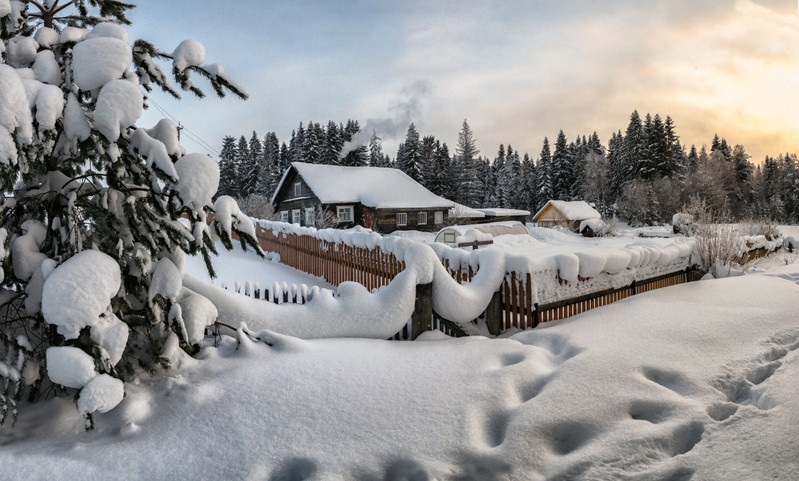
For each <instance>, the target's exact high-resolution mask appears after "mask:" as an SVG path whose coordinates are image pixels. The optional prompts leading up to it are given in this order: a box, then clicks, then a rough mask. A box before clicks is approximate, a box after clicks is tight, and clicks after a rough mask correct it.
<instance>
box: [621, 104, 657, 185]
mask: <svg viewBox="0 0 799 481" xmlns="http://www.w3.org/2000/svg"><path fill="white" fill-rule="evenodd" d="M645 150H646V136H645V135H644V125H643V123H642V122H641V117H640V116H639V115H638V111H633V113H632V114H631V115H630V123H629V124H628V125H627V131H626V132H625V133H624V141H623V142H622V145H621V151H620V156H619V159H618V162H619V164H620V165H619V167H620V172H619V177H618V178H617V179H616V180H617V182H618V187H619V192H620V191H621V188H622V187H623V186H624V184H626V183H627V182H629V181H631V180H633V179H638V178H641V168H642V167H643V168H645V169H649V167H648V161H647V159H646V151H645Z"/></svg>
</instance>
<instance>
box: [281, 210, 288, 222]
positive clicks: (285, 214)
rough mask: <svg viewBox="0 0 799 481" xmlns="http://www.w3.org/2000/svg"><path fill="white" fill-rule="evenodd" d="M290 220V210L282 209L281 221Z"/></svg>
mask: <svg viewBox="0 0 799 481" xmlns="http://www.w3.org/2000/svg"><path fill="white" fill-rule="evenodd" d="M288 221H289V211H287V210H281V211H280V222H286V223H288Z"/></svg>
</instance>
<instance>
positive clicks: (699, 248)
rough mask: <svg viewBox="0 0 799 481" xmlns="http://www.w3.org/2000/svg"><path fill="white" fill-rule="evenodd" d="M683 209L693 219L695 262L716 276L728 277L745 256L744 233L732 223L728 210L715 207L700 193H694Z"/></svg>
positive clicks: (701, 268)
mask: <svg viewBox="0 0 799 481" xmlns="http://www.w3.org/2000/svg"><path fill="white" fill-rule="evenodd" d="M682 212H683V213H684V214H685V215H688V216H690V218H691V219H692V221H693V223H692V224H691V225H692V229H691V235H692V236H693V237H694V239H695V243H694V263H695V264H696V265H697V267H698V268H699V269H700V270H702V271H704V272H709V273H710V274H712V275H713V277H717V278H718V277H725V276H727V275H728V274H729V273H730V272H731V270H732V268H733V267H734V266H735V265H737V264H738V262H739V260H740V257H741V233H740V232H739V230H738V228H737V226H736V225H735V224H730V223H729V216H728V215H727V213H726V212H725V211H716V210H713V209H711V208H710V207H709V206H708V204H707V202H706V201H705V199H704V198H702V197H699V196H691V197H690V198H689V200H688V203H687V204H686V205H684V206H683V208H682Z"/></svg>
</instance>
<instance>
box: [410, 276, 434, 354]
mask: <svg viewBox="0 0 799 481" xmlns="http://www.w3.org/2000/svg"><path fill="white" fill-rule="evenodd" d="M432 329H433V284H432V283H430V284H419V285H417V286H416V305H415V306H414V309H413V315H412V316H411V340H414V339H416V338H417V337H419V334H421V333H423V332H424V331H430V330H432Z"/></svg>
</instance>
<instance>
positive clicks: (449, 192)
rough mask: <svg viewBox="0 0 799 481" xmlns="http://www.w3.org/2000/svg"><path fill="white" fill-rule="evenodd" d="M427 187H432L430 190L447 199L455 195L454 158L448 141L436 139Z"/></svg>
mask: <svg viewBox="0 0 799 481" xmlns="http://www.w3.org/2000/svg"><path fill="white" fill-rule="evenodd" d="M427 188H428V189H430V192H432V193H434V194H436V195H440V196H441V197H444V198H445V199H452V197H453V191H454V185H453V184H452V159H451V158H450V156H449V148H448V147H447V144H446V143H444V144H442V143H441V142H439V141H436V145H435V151H434V153H433V164H432V168H431V174H430V178H429V182H428V186H427Z"/></svg>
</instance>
